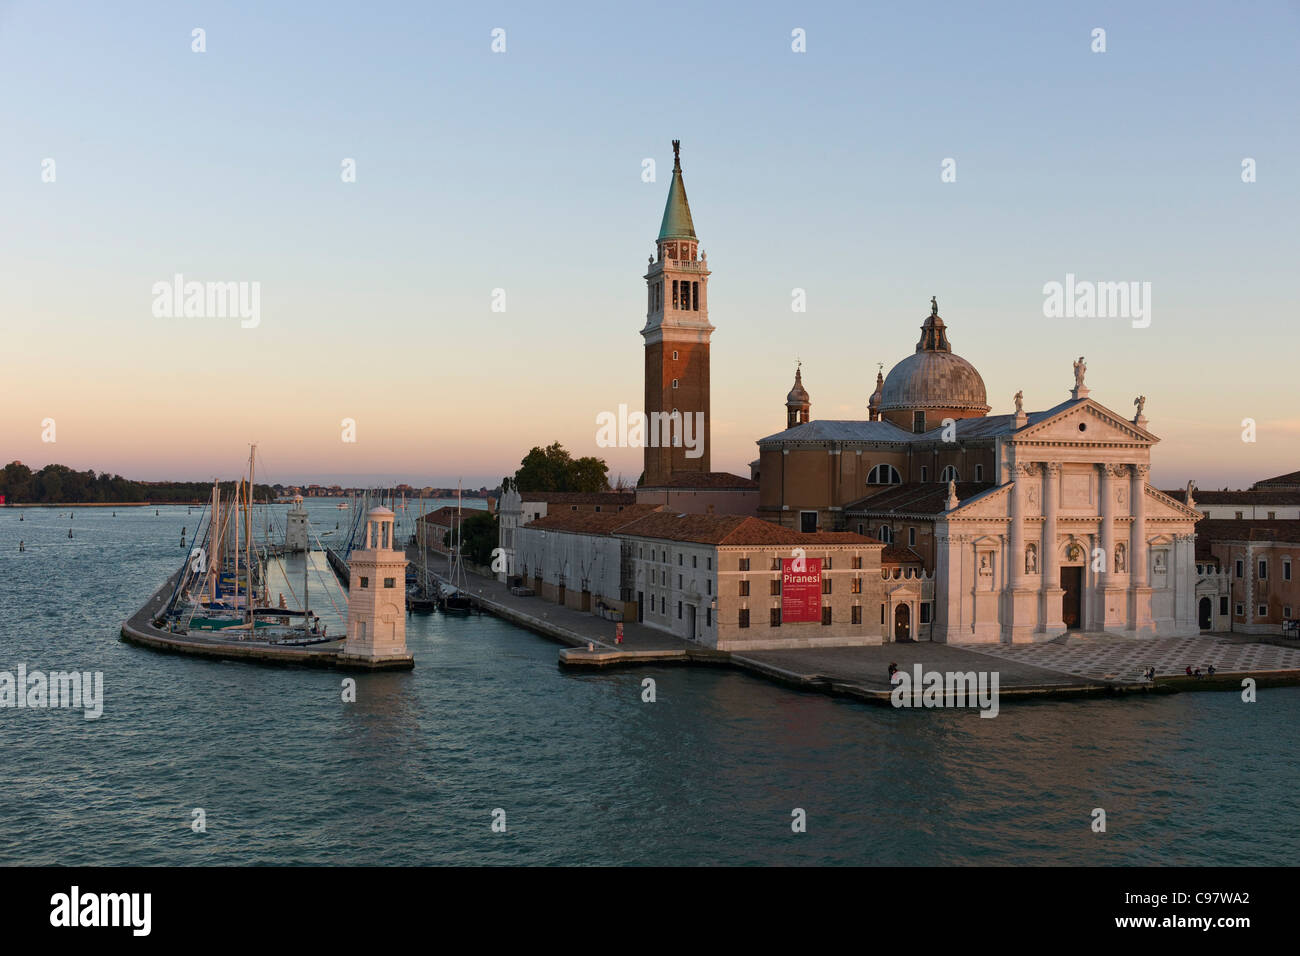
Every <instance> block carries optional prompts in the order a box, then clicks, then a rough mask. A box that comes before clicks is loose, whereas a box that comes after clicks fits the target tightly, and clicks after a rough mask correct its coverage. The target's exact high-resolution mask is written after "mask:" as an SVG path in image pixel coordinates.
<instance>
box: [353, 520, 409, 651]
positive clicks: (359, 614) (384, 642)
mask: <svg viewBox="0 0 1300 956" xmlns="http://www.w3.org/2000/svg"><path fill="white" fill-rule="evenodd" d="M395 543H396V542H394V540H393V513H392V512H391V511H389V510H388V509H387V508H382V507H379V508H371V509H370V511H369V512H368V513H367V514H366V530H365V537H364V539H363V541H362V547H361V548H360V549H357V550H353V552H352V557H351V559H350V560H349V562H348V568H349V571H350V580H349V583H348V634H347V640H346V641H345V642H344V644H343V650H342V652H341V653H340V654H339V663H340V664H352V665H361V666H371V667H401V666H407V667H409V666H411V664H412V663H413V661H412V659H411V655H410V654H408V653H407V652H406V555H405V553H403V552H401V551H398V550H397V549H396V548H395V547H394V545H395Z"/></svg>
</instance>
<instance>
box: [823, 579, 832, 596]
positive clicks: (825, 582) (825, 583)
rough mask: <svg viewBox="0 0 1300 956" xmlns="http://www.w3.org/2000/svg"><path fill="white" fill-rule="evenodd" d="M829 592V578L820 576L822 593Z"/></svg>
mask: <svg viewBox="0 0 1300 956" xmlns="http://www.w3.org/2000/svg"><path fill="white" fill-rule="evenodd" d="M830 593H831V579H830V578H822V594H830Z"/></svg>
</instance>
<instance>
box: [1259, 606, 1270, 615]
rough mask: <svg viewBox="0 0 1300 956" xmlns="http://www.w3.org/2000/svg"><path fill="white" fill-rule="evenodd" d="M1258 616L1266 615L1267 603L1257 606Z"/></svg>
mask: <svg viewBox="0 0 1300 956" xmlns="http://www.w3.org/2000/svg"><path fill="white" fill-rule="evenodd" d="M1259 616H1260V617H1268V605H1267V604H1261V605H1260V606H1259Z"/></svg>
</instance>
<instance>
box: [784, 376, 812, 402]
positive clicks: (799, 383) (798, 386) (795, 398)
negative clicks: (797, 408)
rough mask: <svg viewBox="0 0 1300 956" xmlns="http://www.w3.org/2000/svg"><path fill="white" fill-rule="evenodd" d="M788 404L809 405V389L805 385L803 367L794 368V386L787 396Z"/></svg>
mask: <svg viewBox="0 0 1300 956" xmlns="http://www.w3.org/2000/svg"><path fill="white" fill-rule="evenodd" d="M785 403H786V404H787V405H807V404H808V389H806V388H804V387H803V373H802V369H795V370H794V388H792V389H790V394H789V395H787V396H786V397H785Z"/></svg>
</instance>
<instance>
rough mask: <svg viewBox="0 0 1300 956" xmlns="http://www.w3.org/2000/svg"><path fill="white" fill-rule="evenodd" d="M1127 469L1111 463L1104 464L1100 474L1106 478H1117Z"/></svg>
mask: <svg viewBox="0 0 1300 956" xmlns="http://www.w3.org/2000/svg"><path fill="white" fill-rule="evenodd" d="M1127 469H1128V465H1116V464H1112V463H1111V462H1105V463H1103V464H1102V465H1101V473H1102V474H1103V475H1105V476H1106V477H1107V478H1119V477H1121V476H1123V474H1124V473H1125V471H1126V470H1127Z"/></svg>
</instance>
